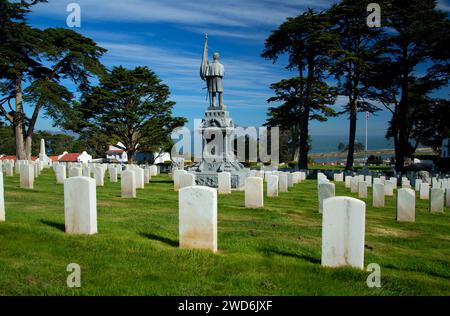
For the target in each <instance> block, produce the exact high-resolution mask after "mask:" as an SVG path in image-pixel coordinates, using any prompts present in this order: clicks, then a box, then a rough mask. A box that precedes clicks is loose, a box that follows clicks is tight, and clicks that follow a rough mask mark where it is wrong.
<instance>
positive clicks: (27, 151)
mask: <svg viewBox="0 0 450 316" xmlns="http://www.w3.org/2000/svg"><path fill="white" fill-rule="evenodd" d="M32 145H33V136H30V135H27V136H26V137H25V155H26V157H27V160H31V150H32Z"/></svg>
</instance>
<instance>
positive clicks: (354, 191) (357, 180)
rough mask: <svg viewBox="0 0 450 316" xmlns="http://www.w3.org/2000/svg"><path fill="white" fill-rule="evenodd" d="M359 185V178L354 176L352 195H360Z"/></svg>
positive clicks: (351, 182)
mask: <svg viewBox="0 0 450 316" xmlns="http://www.w3.org/2000/svg"><path fill="white" fill-rule="evenodd" d="M358 183H359V177H358V176H354V177H352V179H351V181H350V192H351V193H358Z"/></svg>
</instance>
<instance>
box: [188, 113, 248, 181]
mask: <svg viewBox="0 0 450 316" xmlns="http://www.w3.org/2000/svg"><path fill="white" fill-rule="evenodd" d="M210 127H214V128H216V129H217V128H219V129H220V130H221V131H222V133H223V137H224V141H223V144H224V148H223V157H222V158H215V159H214V160H207V159H203V160H202V161H201V162H199V163H197V164H195V165H194V166H192V167H190V168H189V169H188V172H189V173H192V174H195V182H196V184H197V185H203V186H208V187H213V188H217V187H218V182H219V176H218V174H219V173H220V172H229V173H230V174H231V187H232V188H233V189H239V188H242V187H243V186H244V183H245V178H246V177H247V176H248V175H249V173H250V170H249V169H248V168H245V167H244V165H243V164H241V163H240V162H239V161H237V160H234V155H233V154H232V153H231V152H230V145H231V141H232V139H231V138H230V136H231V134H232V133H233V131H234V123H233V120H232V119H231V117H230V113H229V112H228V111H227V107H226V106H225V105H224V106H223V107H222V108H219V109H218V108H208V110H207V111H206V112H205V117H204V118H203V121H202V124H201V127H200V129H199V132H201V133H202V135H203V131H205V130H207V129H208V128H210ZM203 137H205V136H204V135H203Z"/></svg>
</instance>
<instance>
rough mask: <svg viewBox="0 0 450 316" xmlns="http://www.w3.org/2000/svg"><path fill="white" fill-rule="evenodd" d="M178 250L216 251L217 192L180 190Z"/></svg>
mask: <svg viewBox="0 0 450 316" xmlns="http://www.w3.org/2000/svg"><path fill="white" fill-rule="evenodd" d="M260 180H262V179H260ZM178 201H179V207H178V209H179V232H180V248H185V249H195V248H198V249H210V250H212V251H213V252H216V251H217V191H216V190H215V189H213V188H209V187H204V186H189V187H185V188H182V189H180V191H179V194H178Z"/></svg>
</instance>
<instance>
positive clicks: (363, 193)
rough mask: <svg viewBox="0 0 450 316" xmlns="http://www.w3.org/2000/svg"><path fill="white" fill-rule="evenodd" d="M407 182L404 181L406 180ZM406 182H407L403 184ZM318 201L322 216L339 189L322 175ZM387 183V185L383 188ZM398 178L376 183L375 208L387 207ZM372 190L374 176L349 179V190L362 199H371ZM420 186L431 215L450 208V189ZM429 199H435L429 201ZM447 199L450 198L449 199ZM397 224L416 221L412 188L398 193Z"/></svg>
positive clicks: (347, 183)
mask: <svg viewBox="0 0 450 316" xmlns="http://www.w3.org/2000/svg"><path fill="white" fill-rule="evenodd" d="M341 179H342V178H341V177H339V176H338V177H335V178H334V180H335V181H336V182H341V181H342V180H341ZM402 180H403V179H402ZM403 181H404V180H403ZM317 182H318V199H319V212H320V213H321V212H322V207H323V201H324V200H325V199H327V198H329V197H333V196H335V185H334V183H330V181H329V180H328V179H327V178H326V176H324V175H323V174H318V179H317ZM383 182H384V184H383ZM396 184H397V181H396V178H391V179H389V180H386V179H383V178H374V179H373V190H372V194H373V198H372V203H373V207H384V205H385V196H393V195H394V194H393V191H394V188H395V187H396ZM368 186H372V178H371V177H370V176H365V178H364V176H347V177H345V187H346V188H347V189H350V191H351V192H352V193H358V197H359V198H367V187H368ZM416 186H419V187H420V189H419V190H420V198H421V199H430V203H429V208H430V212H443V211H444V205H445V206H447V207H449V206H450V189H448V188H447V189H446V191H444V189H441V188H431V194H430V188H429V184H428V183H421V182H420V179H419V180H417V181H416ZM429 196H431V197H430V198H429ZM445 196H446V197H445ZM397 220H398V221H415V192H414V190H412V189H410V188H408V187H402V188H401V189H399V190H398V191H397Z"/></svg>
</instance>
